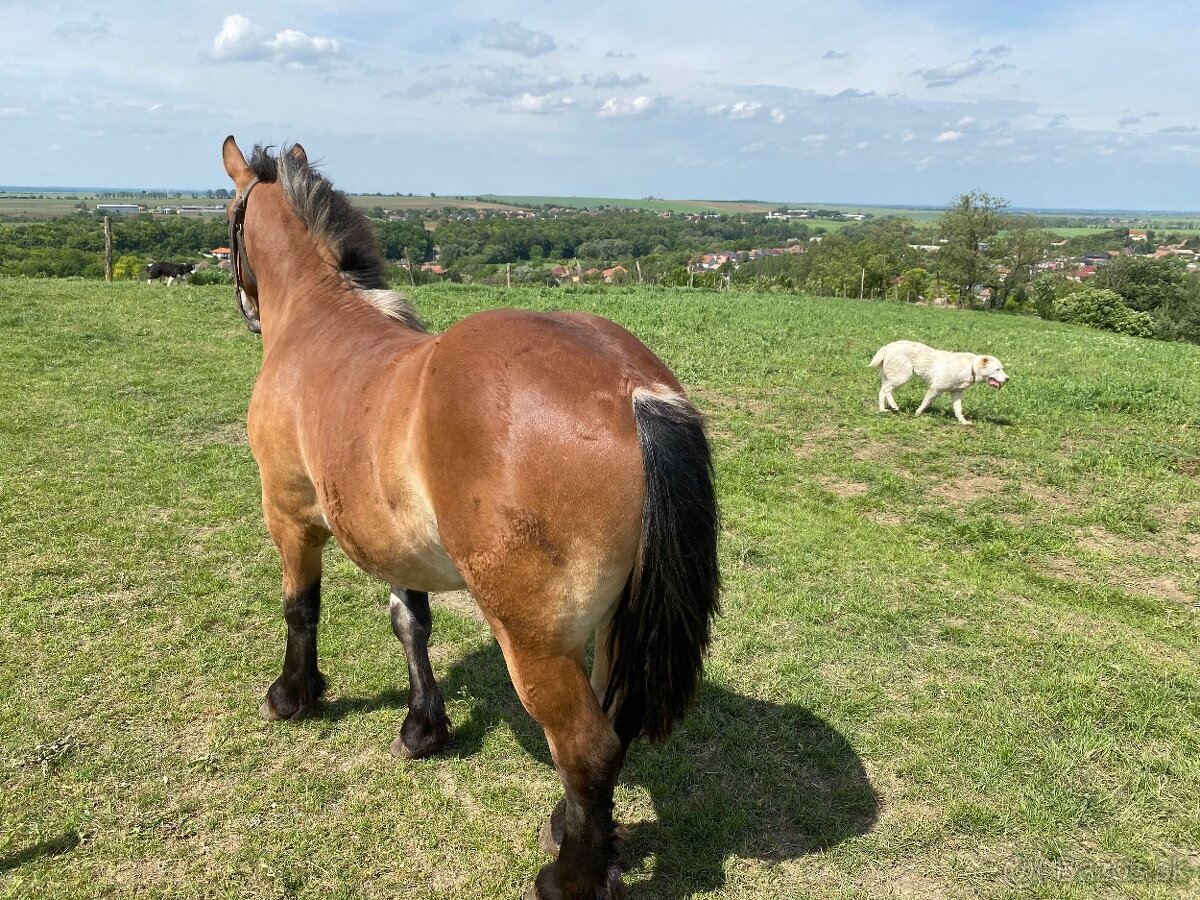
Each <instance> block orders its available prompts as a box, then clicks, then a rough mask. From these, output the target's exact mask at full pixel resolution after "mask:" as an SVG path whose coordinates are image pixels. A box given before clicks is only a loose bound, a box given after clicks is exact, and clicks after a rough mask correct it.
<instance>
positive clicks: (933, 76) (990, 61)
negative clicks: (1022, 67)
mask: <svg viewBox="0 0 1200 900" xmlns="http://www.w3.org/2000/svg"><path fill="white" fill-rule="evenodd" d="M1010 53H1012V50H1011V48H1009V47H1006V46H1004V45H1003V44H1000V45H999V46H996V47H993V48H992V49H991V50H976V51H975V52H974V53H972V54H971V55H970V57H968V58H967V59H963V60H959V61H958V62H953V63H949V64H947V65H944V66H935V67H934V68H932V69H918V70H917V71H916V72H914V73H913V74H914V75H920V76H921V77H922V78H924V79H925V86H926V87H931V88H932V87H948V86H950V85H953V84H958V82H960V81H962V80H963V79H964V78H972V77H974V76H976V75H987V74H988V73H990V72H1002V71H1005V70H1007V69H1015V68H1016V66H1013V65H1012V64H1010V63H999V62H996V60H997V59H998V58H1000V57H1003V56H1008V55H1009V54H1010Z"/></svg>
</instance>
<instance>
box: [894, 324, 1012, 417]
mask: <svg viewBox="0 0 1200 900" xmlns="http://www.w3.org/2000/svg"><path fill="white" fill-rule="evenodd" d="M871 368H873V369H878V370H879V376H880V378H882V379H883V386H882V387H881V388H880V389H879V411H880V412H887V407H888V406H890V407H891V408H892V409H894V410H897V411H899V409H900V407H898V406H897V405H896V400H895V398H893V397H892V391H894V390H895V389H896V388H898V387H900V385H902V384H904V383H905V382H906V381H908V380H909V379H910V378H912V377H913V376H914V375H916V376H917V377H918V378H920V379H921V380H922V381H924V382H925V383H926V384H927V385H929V390H928V391H927V392H926V393H925V399H924V400H922V401H921V405H920V406H918V407H917V415H918V416H919V415H920V414H921V413H923V412H925V410H927V409H928V408H929V404H930V403H932V402H933V400H934V398H935V397H937V395H938V394H949V395H950V396H951V397H953V398H954V415H955V417H956V418H957V419H958V421H960V422H961V423H962V424H964V425H970V424H971V423H970V422H968V421H967V420H966V418H965V417H964V416H963V411H962V395H963V392H964V391H966V389H967V388H969V387H970V386H971V385H973V384H987V385H989V386H990V387H993V388H995V389H996V390H999V389H1000V388H1002V387H1004V383H1005V382H1006V381H1008V375H1006V374H1005V373H1004V367H1003V366H1002V365H1000V360H998V359H996V357H994V356H976V355H975V354H974V353H951V352H949V351H947V350H934V349H933V348H932V347H926V346H925V345H924V344H918V343H917V342H916V341H893V342H892V343H890V344H888V345H887V346H885V347H880V348H879V351H878V352H877V353H876V354H875V358H874V359H872V360H871ZM885 403H886V404H887V406H885V405H884V404H885Z"/></svg>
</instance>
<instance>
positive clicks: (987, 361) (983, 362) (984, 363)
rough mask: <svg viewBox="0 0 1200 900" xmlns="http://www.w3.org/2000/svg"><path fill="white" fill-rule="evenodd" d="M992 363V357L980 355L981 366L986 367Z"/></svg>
mask: <svg viewBox="0 0 1200 900" xmlns="http://www.w3.org/2000/svg"><path fill="white" fill-rule="evenodd" d="M990 363H991V359H989V358H988V357H986V356H981V357H979V364H980V365H981V366H985V367H986V366H987V365H989V364H990Z"/></svg>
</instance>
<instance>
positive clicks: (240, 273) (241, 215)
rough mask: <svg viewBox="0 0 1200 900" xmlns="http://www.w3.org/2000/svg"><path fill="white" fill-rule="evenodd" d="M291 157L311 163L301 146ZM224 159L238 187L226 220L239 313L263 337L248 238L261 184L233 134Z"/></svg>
mask: <svg viewBox="0 0 1200 900" xmlns="http://www.w3.org/2000/svg"><path fill="white" fill-rule="evenodd" d="M291 153H292V156H293V157H295V158H296V160H297V161H298V162H300V163H302V164H307V163H308V157H307V155H306V154H305V153H304V148H303V147H301V146H300V145H299V144H295V145H293V146H292V150H291ZM221 159H222V161H223V162H224V163H225V172H226V174H227V175H229V177H230V178H231V179H232V180H233V186H234V197H233V199H232V200H231V201H230V202H229V206H228V208H227V209H226V210H225V218H226V220H227V221H228V222H229V251H230V252H229V257H230V261H231V262H232V264H233V291H234V297H235V299H236V300H237V305H238V310H239V311H240V312H241V314H242V317H243V318H245V320H246V327H247V328H249V329H250V330H251V331H252V332H254V333H255V334H262V322H261V321H260V320H259V314H258V279H257V278H255V277H254V269H252V268H251V266H250V259H249V257H248V256H247V253H246V234H245V226H246V204H247V203H248V202H249V200H250V192H251V191H252V190H253V189H254V186H255V185H256V184H258V183H259V181H260V178H259V177H258V176H257V175H255V174H254V170H253V169H251V168H250V164H249V163H247V162H246V157H245V156H243V155H242V151H241V150H240V149H239V148H238V145H237V141H235V140H234V138H233V135H232V134H231V135H229V137H227V138H225V143H224V145H222V147H221Z"/></svg>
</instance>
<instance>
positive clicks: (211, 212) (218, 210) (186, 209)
mask: <svg viewBox="0 0 1200 900" xmlns="http://www.w3.org/2000/svg"><path fill="white" fill-rule="evenodd" d="M179 215H181V216H190V217H192V218H193V219H199V218H204V217H206V216H223V215H225V207H223V206H181V207H179Z"/></svg>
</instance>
